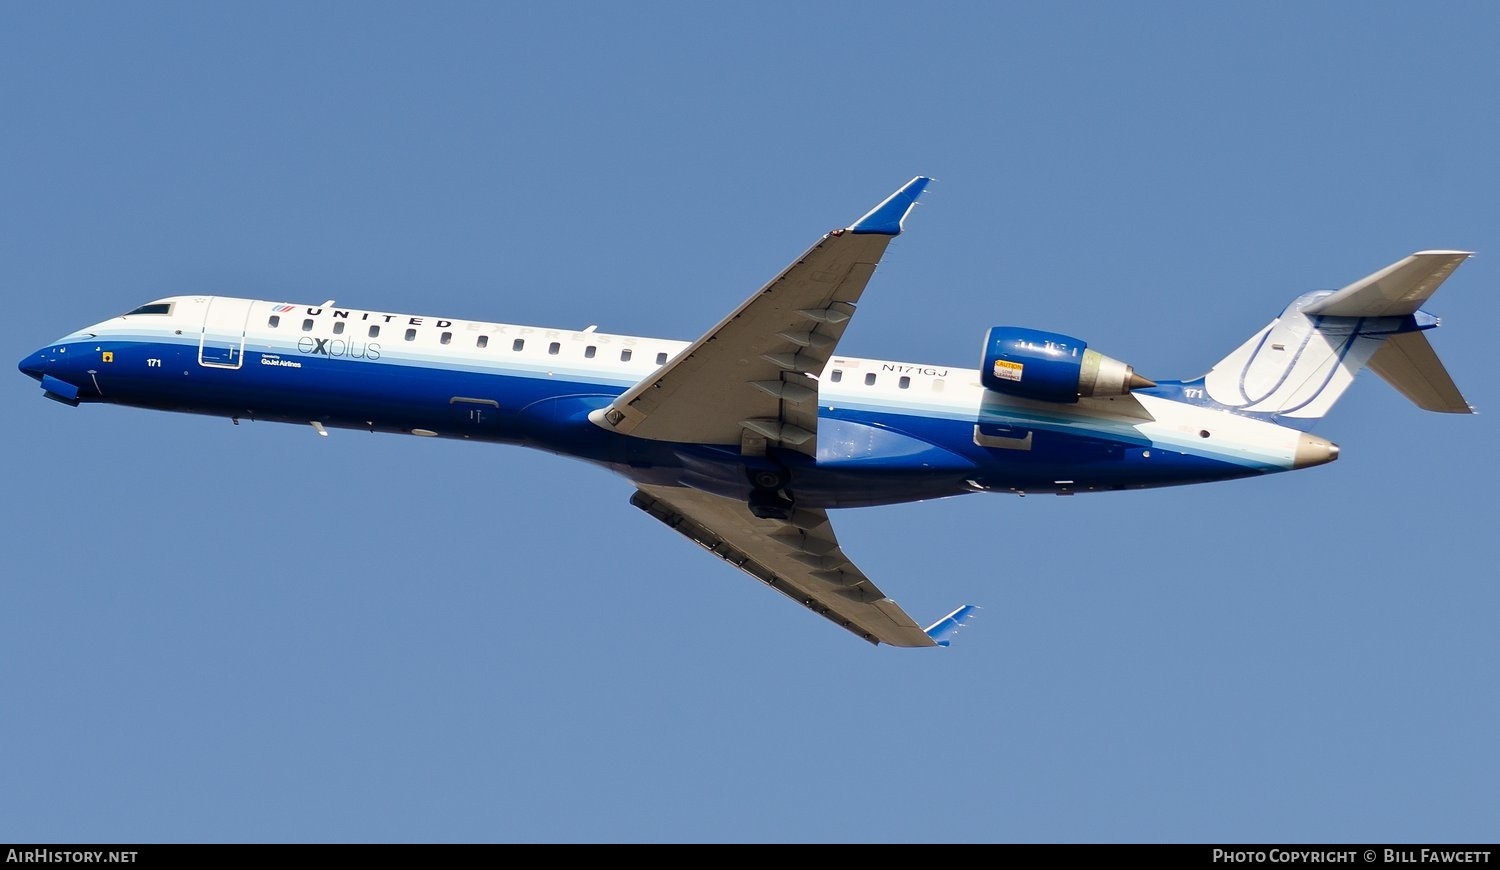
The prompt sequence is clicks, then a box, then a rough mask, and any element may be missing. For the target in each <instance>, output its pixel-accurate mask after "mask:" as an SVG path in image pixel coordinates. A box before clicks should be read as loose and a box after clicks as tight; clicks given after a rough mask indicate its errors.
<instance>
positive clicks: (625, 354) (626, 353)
mask: <svg viewBox="0 0 1500 870" xmlns="http://www.w3.org/2000/svg"><path fill="white" fill-rule="evenodd" d="M620 362H630V348H628V347H627V348H625V349H624V350H622V351H620Z"/></svg>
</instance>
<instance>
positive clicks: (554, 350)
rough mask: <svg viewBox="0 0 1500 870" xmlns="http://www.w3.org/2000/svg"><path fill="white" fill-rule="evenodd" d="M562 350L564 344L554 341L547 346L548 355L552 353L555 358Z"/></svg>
mask: <svg viewBox="0 0 1500 870" xmlns="http://www.w3.org/2000/svg"><path fill="white" fill-rule="evenodd" d="M560 350H562V344H560V343H558V342H555V341H554V342H552V343H551V344H549V345H547V353H550V354H552V355H553V356H557V352H558V351H560Z"/></svg>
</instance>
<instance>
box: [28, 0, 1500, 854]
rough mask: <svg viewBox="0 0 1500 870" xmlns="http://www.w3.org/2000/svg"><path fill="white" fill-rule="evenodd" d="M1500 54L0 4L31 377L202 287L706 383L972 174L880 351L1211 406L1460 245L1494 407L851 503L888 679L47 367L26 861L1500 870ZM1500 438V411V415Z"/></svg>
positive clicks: (376, 476) (415, 480) (486, 498)
mask: <svg viewBox="0 0 1500 870" xmlns="http://www.w3.org/2000/svg"><path fill="white" fill-rule="evenodd" d="M1497 43H1500V6H1496V5H1495V4H1493V3H1461V2H1450V3H1441V4H1416V3H1368V2H1358V3H1344V2H1327V3H1312V4H1300V3H1298V4H1294V3H1270V4H1267V3H1208V4H1204V3H1165V2H1145V3H1129V4H1122V3H1107V2H1089V3H1081V2H1073V3H1036V4H1000V3H988V2H985V3H979V2H974V3H938V4H928V5H925V6H923V5H920V4H917V5H914V4H911V3H889V2H857V3H851V2H825V3H817V4H804V3H785V2H771V3H756V4H739V5H737V6H729V5H725V4H702V3H686V2H683V3H666V2H637V3H628V4H626V3H604V2H593V3H572V4H521V3H477V2H476V3H421V4H417V3H365V2H361V3H269V2H256V3H212V4H203V3H181V4H175V3H155V2H151V3H141V2H137V3H95V2H81V3H67V4H53V3H6V4H3V5H0V290H3V293H4V298H5V299H6V301H7V303H8V308H7V311H8V316H6V317H4V318H3V319H0V336H3V341H0V345H3V347H4V348H6V349H7V351H8V357H7V359H9V360H10V363H9V364H10V365H14V363H15V362H17V361H19V360H20V359H21V357H22V356H23V355H25V354H27V353H29V352H31V351H32V350H34V349H35V348H37V347H39V346H41V345H43V344H45V343H47V342H49V341H51V340H52V339H54V338H56V337H58V336H60V335H62V334H64V333H66V332H69V331H71V330H73V329H75V328H78V327H80V326H83V325H86V324H88V323H92V322H95V321H98V320H101V319H103V318H105V317H107V316H110V315H113V314H116V313H119V312H121V311H124V310H126V309H128V308H131V307H134V306H135V305H138V304H140V303H142V302H145V301H148V300H150V299H152V298H155V297H160V296H167V295H172V294H178V293H198V292H215V293H225V294H234V295H246V296H255V297H261V298H274V299H288V300H293V301H303V302H308V303H313V304H316V303H319V302H322V301H323V300H325V299H329V298H333V299H337V300H338V301H339V302H341V303H343V304H346V305H350V306H355V307H361V308H371V309H378V310H391V311H406V312H414V313H423V314H431V315H444V316H451V317H460V318H474V319H483V320H498V321H505V322H512V323H530V324H538V325H548V326H560V327H581V326H584V325H588V324H598V325H599V328H600V329H601V330H603V331H608V332H617V333H627V334H644V335H657V336H663V337H670V338H677V339H683V340H690V339H692V338H695V337H696V336H697V335H698V334H699V333H701V332H702V331H703V330H704V329H706V328H707V327H708V326H710V325H712V324H713V323H714V322H715V321H716V320H717V319H718V318H719V317H721V316H722V315H723V314H725V313H726V312H727V311H729V310H730V309H731V308H732V307H733V306H735V305H737V304H738V303H739V302H740V301H741V300H742V299H744V298H745V297H746V296H747V295H748V294H749V293H751V292H753V291H754V290H755V289H756V288H758V287H759V286H760V285H761V284H762V283H763V282H764V281H765V280H766V279H767V278H769V277H770V276H771V275H773V274H774V273H775V272H776V271H777V270H779V269H780V268H781V267H783V266H784V265H786V263H787V262H789V261H790V260H791V259H792V258H793V257H795V256H796V255H797V254H799V253H800V252H801V251H802V250H804V249H805V248H806V246H807V245H809V244H811V243H812V242H813V241H814V240H815V239H816V238H817V237H818V235H819V234H821V233H822V232H824V231H826V230H828V229H830V228H832V227H834V226H842V225H845V224H847V223H848V222H850V221H851V220H853V219H854V218H856V217H858V216H859V215H860V214H862V213H863V212H864V211H865V210H866V209H868V208H869V207H870V206H872V205H874V204H875V203H876V202H878V201H879V200H880V199H881V198H883V197H884V196H885V195H886V194H888V193H889V192H891V191H892V190H894V189H895V188H896V187H897V186H899V185H900V184H902V183H903V182H905V181H906V180H907V179H909V178H911V177H912V176H914V175H918V174H926V175H931V176H934V177H935V178H936V179H937V182H936V183H934V184H933V185H932V187H931V188H929V190H928V191H927V193H926V195H925V196H924V197H923V201H922V204H921V205H919V206H918V208H917V210H916V211H915V212H914V213H913V215H912V216H911V218H910V219H909V220H908V222H907V233H906V234H905V235H903V236H902V237H901V238H900V239H899V240H897V242H896V243H895V244H894V245H893V246H892V248H891V250H890V252H889V253H888V255H887V257H886V260H885V263H884V264H883V265H882V267H881V269H880V271H879V272H878V274H877V275H876V276H875V278H874V280H873V281H872V283H871V285H870V287H869V289H868V290H867V292H866V294H865V297H864V303H863V305H862V307H861V310H860V312H859V315H858V316H857V317H856V318H855V319H854V321H853V322H852V324H851V325H850V328H849V330H848V332H847V334H846V336H845V339H844V343H843V344H841V346H840V349H841V351H842V352H845V353H847V354H850V355H863V356H878V357H884V358H894V359H903V360H909V361H913V362H928V363H941V364H944V365H954V366H975V365H977V362H978V354H979V346H980V340H981V338H982V336H983V333H984V331H985V329H986V328H988V327H989V326H992V325H997V324H1014V325H1022V326H1032V327H1037V328H1044V329H1053V330H1057V331H1063V332H1068V333H1070V334H1073V335H1078V336H1081V337H1083V338H1085V339H1086V340H1088V341H1089V342H1090V344H1091V346H1093V347H1095V348H1097V349H1099V350H1100V351H1102V352H1104V353H1106V354H1108V355H1110V356H1113V357H1116V358H1118V359H1122V360H1125V361H1127V362H1130V363H1132V364H1134V365H1135V367H1136V369H1137V370H1138V371H1140V372H1141V373H1143V374H1145V375H1147V376H1151V377H1191V376H1195V375H1198V374H1201V373H1202V372H1203V371H1205V370H1206V369H1207V368H1208V367H1209V366H1210V365H1212V363H1213V362H1214V361H1216V360H1218V359H1219V358H1220V357H1221V356H1223V355H1224V354H1225V353H1227V352H1228V351H1229V350H1230V349H1231V348H1232V347H1233V346H1234V345H1235V344H1237V343H1238V342H1239V341H1241V340H1242V339H1244V338H1245V337H1247V336H1248V335H1249V334H1250V333H1252V332H1253V331H1255V330H1256V329H1258V328H1259V327H1261V326H1262V325H1263V324H1264V323H1266V322H1267V321H1268V320H1270V319H1271V318H1272V317H1273V316H1275V314H1276V313H1277V312H1278V311H1280V309H1281V307H1282V306H1283V305H1284V304H1285V303H1286V302H1287V301H1289V300H1290V299H1291V298H1292V297H1293V296H1295V295H1297V294H1298V293H1301V292H1303V291H1305V290H1309V289H1315V288H1330V287H1337V286H1340V285H1342V284H1344V283H1346V282H1348V281H1350V280H1353V279H1355V278H1358V277H1361V276H1363V275H1365V274H1367V273H1369V272H1371V271H1374V270H1375V269H1377V268H1379V267H1381V266H1384V265H1386V264H1387V263H1389V262H1392V261H1394V260H1396V259H1399V258H1400V257H1403V256H1405V255H1406V254H1408V253H1411V252H1412V251H1416V250H1421V249H1424V248H1460V249H1465V250H1475V251H1478V252H1479V253H1478V256H1477V257H1475V258H1474V259H1472V260H1471V261H1470V262H1469V263H1467V264H1466V265H1465V266H1463V267H1462V268H1461V269H1460V270H1459V271H1458V272H1457V273H1456V274H1455V275H1454V277H1453V278H1452V279H1450V280H1449V282H1448V283H1447V284H1446V285H1445V286H1444V288H1443V290H1442V292H1440V293H1439V294H1438V295H1437V296H1436V297H1435V298H1434V299H1433V302H1432V304H1431V305H1430V308H1431V309H1432V310H1434V311H1435V312H1437V313H1438V314H1440V315H1442V316H1443V318H1444V323H1445V326H1444V328H1443V329H1441V330H1439V331H1438V332H1437V333H1435V334H1434V335H1433V342H1434V344H1435V345H1436V346H1437V347H1438V349H1439V351H1440V353H1441V354H1442V356H1443V358H1444V359H1445V361H1446V362H1447V363H1448V365H1449V367H1450V369H1451V370H1452V372H1453V373H1454V376H1455V378H1456V379H1457V380H1458V382H1459V384H1460V385H1461V386H1462V387H1463V388H1464V391H1465V393H1466V395H1467V396H1468V398H1469V400H1470V401H1471V402H1472V403H1473V404H1475V405H1476V406H1477V407H1478V408H1479V409H1480V411H1481V414H1480V415H1478V416H1474V417H1457V416H1444V415H1435V414H1427V413H1423V412H1420V411H1418V410H1417V409H1415V408H1414V407H1413V406H1411V405H1410V404H1409V403H1407V402H1406V400H1405V399H1403V398H1401V397H1400V396H1399V395H1397V394H1396V393H1394V392H1393V391H1391V390H1389V389H1388V388H1386V387H1385V386H1384V384H1383V383H1382V382H1380V381H1379V380H1378V379H1376V378H1374V377H1373V376H1370V375H1366V376H1362V377H1361V378H1360V380H1359V381H1358V382H1357V383H1356V384H1355V386H1354V389H1353V390H1351V392H1350V393H1349V394H1347V395H1346V397H1345V398H1344V400H1343V402H1342V403H1341V404H1340V405H1339V406H1338V407H1337V408H1336V409H1335V410H1334V412H1333V414H1332V415H1331V416H1329V417H1328V418H1327V419H1326V420H1324V421H1323V422H1322V423H1321V425H1320V426H1319V427H1318V428H1317V430H1315V431H1316V432H1317V434H1319V435H1323V436H1325V437H1328V438H1330V439H1332V440H1334V441H1336V442H1338V443H1339V444H1341V445H1342V447H1343V455H1342V458H1340V460H1339V461H1338V462H1336V463H1333V464H1331V465H1328V466H1323V467H1320V468H1315V469H1310V470H1307V471H1303V472H1297V473H1293V474H1283V475H1275V476H1271V477H1266V478H1262V479H1257V480H1249V481H1238V482H1231V483H1224V484H1218V485H1213V486H1203V487H1185V488H1177V489H1166V490H1157V491H1153V492H1143V493H1112V494H1104V495H1085V496H1079V497H1074V498H1056V497H1036V496H1034V497H1028V498H1024V499H1017V498H1014V497H1009V496H999V495H991V496H981V495H973V496H965V497H961V498H957V499H951V500H946V501H938V502H928V503H923V504H913V505H906V506H900V507H891V508H879V509H863V510H857V511H853V512H846V513H844V514H841V515H840V516H839V517H838V518H837V521H838V523H839V524H840V529H841V534H842V537H843V539H844V542H845V549H846V550H847V551H848V552H849V553H850V554H851V555H853V556H854V557H855V558H857V560H858V561H859V562H860V564H861V565H862V567H863V568H864V569H865V570H866V572H867V573H869V574H870V575H871V576H872V577H873V578H874V579H875V581H876V582H877V583H878V584H879V585H880V586H881V587H882V588H883V589H884V590H885V591H886V592H887V593H888V594H890V595H891V596H892V597H894V598H895V599H897V600H898V601H899V602H900V603H901V604H902V605H903V606H904V607H905V608H906V609H907V610H908V611H910V612H911V613H912V614H913V615H914V616H916V617H917V618H918V619H919V620H925V619H927V618H929V617H930V618H936V617H938V616H940V615H942V614H943V613H946V612H947V611H948V609H950V608H952V607H953V606H956V605H958V604H960V603H964V602H973V603H977V604H980V605H982V606H983V608H984V609H983V611H981V613H980V617H979V618H978V619H977V620H976V621H975V623H974V625H973V626H972V627H971V628H969V629H967V630H965V631H964V632H963V633H961V634H960V635H959V639H958V642H957V644H956V645H955V646H954V647H953V648H951V649H947V650H925V651H911V650H897V649H891V648H888V647H880V648H875V647H871V646H868V645H867V644H864V643H862V642H860V641H858V640H857V639H855V638H853V637H851V636H850V635H848V634H846V633H845V632H841V631H838V630H837V629H835V628H833V627H831V626H830V625H829V624H827V623H826V622H824V621H823V620H821V619H819V618H817V617H815V616H813V615H811V614H809V613H807V612H805V611H803V610H802V609H800V608H798V607H796V606H795V605H793V604H791V603H790V602H788V601H786V600H785V599H783V598H782V597H781V596H779V595H777V594H775V593H773V592H771V591H770V590H768V589H765V588H763V587H761V586H759V585H758V584H756V583H755V582H754V581H752V580H750V579H749V578H747V577H745V576H744V575H742V574H740V573H739V572H737V571H735V570H734V569H732V568H730V567H728V566H726V565H723V564H721V563H719V562H718V561H717V560H715V559H712V558H711V557H709V556H707V555H706V554H704V553H702V552H699V551H697V550H695V549H694V548H693V547H692V546H691V545H689V544H687V543H686V542H684V541H683V540H682V539H680V538H679V537H678V536H676V535H673V534H672V533H670V532H669V531H668V530H666V529H664V528H662V527H661V526H659V525H658V524H657V523H656V522H654V521H653V520H651V519H650V518H649V517H647V516H646V515H645V514H643V513H641V512H640V511H638V510H636V509H634V508H632V507H630V506H629V505H628V504H627V502H626V500H627V498H628V496H629V494H630V492H631V487H630V486H629V485H628V484H627V483H625V482H624V481H622V480H620V479H617V478H615V477H612V476H610V475H608V474H607V473H605V472H603V471H599V470H596V469H594V468H591V467H589V466H586V465H583V464H581V463H577V462H573V461H569V460H565V459H561V458H557V457H554V456H551V455H548V454H541V453H534V452H528V451H524V450H521V449H517V448H506V447H496V446H485V445H475V444H453V443H434V442H432V441H425V440H418V439H409V438H401V437H396V436H375V435H369V434H361V433H350V432H334V433H332V434H331V436H330V437H328V438H318V437H316V436H315V435H314V434H313V432H312V431H311V430H309V429H307V428H305V427H296V426H277V425H274V424H264V423H246V424H243V425H240V426H238V427H235V426H232V425H231V424H230V422H229V421H228V420H221V419H214V418H206V417H191V416H181V415H170V414H160V413H150V412H144V411H135V410H129V409H122V408H114V407H104V406H93V407H82V408H77V409H74V408H68V407H65V406H63V405H60V404H57V403H53V402H48V401H45V400H44V399H43V398H42V395H41V392H40V391H39V390H38V389H37V387H36V384H35V383H34V382H32V381H31V380H29V379H27V378H25V377H24V376H22V375H21V374H20V373H18V372H15V371H14V370H13V369H12V374H11V375H10V377H9V378H6V379H4V380H3V381H0V386H3V389H4V392H3V402H0V415H3V416H0V422H3V425H4V429H5V431H6V433H7V434H6V439H7V449H6V450H5V451H4V459H3V462H4V480H5V487H4V496H3V504H4V505H5V508H6V514H7V518H6V522H5V523H4V525H3V531H0V548H3V552H4V554H5V555H4V559H5V561H4V564H5V570H4V577H3V579H0V698H3V699H4V702H3V704H0V771H3V772H0V841H17V840H31V841H43V842H59V843H86V842H104V841H122V842H198V841H208V842H257V841H275V842H291V841H327V842H345V841H381V842H385V841H424V842H444V841H474V842H601V841H602V842H611V841H620V842H637V841H641V842H742V841H743V842H798V843H801V842H805V843H820V842H914V843H936V842H1011V841H1024V842H1072V841H1083V842H1100V841H1108V842H1131V841H1171V842H1181V841H1191V842H1196V841H1245V842H1273V841H1291V842H1317V841H1384V842H1411V841H1446V842H1476V841H1478V842H1493V841H1494V840H1495V838H1496V835H1497V833H1500V792H1497V789H1496V782H1497V779H1500V740H1497V739H1496V738H1497V734H1500V692H1497V691H1496V688H1497V685H1500V633H1497V632H1496V628H1495V626H1496V622H1495V614H1496V612H1497V611H1500V586H1497V574H1500V572H1497V570H1496V566H1497V556H1500V547H1497V540H1500V535H1497V532H1496V528H1497V520H1500V516H1497V513H1500V512H1497V510H1496V508H1495V506H1494V505H1495V501H1494V499H1495V488H1496V486H1497V484H1500V473H1497V462H1496V455H1495V452H1494V451H1495V450H1496V445H1497V443H1500V439H1497V437H1496V428H1495V422H1494V421H1495V420H1496V419H1497V418H1496V416H1495V414H1496V413H1500V397H1497V396H1496V388H1495V379H1494V342H1495V337H1494V325H1495V323H1496V321H1497V317H1500V311H1497V304H1496V286H1497V283H1500V272H1497V265H1496V264H1497V263H1500V238H1497V231H1500V207H1497V202H1500V198H1497V193H1500V159H1497V156H1496V155H1497V154H1500V124H1497V121H1496V117H1495V113H1494V109H1495V106H1496V102H1497V99H1500V64H1497V62H1496V60H1495V46H1496V44H1497ZM1486 412H1488V413H1486Z"/></svg>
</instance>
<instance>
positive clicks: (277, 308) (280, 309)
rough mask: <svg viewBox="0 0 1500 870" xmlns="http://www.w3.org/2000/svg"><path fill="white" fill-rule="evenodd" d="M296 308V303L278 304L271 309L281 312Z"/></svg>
mask: <svg viewBox="0 0 1500 870" xmlns="http://www.w3.org/2000/svg"><path fill="white" fill-rule="evenodd" d="M296 308H297V306H295V305H278V306H276V307H275V308H272V309H271V310H272V311H275V312H278V313H280V312H282V311H293V310H295V309H296Z"/></svg>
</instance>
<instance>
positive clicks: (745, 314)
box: [589, 176, 929, 456]
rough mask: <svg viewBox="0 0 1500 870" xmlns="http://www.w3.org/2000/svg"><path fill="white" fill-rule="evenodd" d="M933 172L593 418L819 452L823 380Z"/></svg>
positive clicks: (816, 249) (679, 438)
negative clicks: (836, 348) (868, 285)
mask: <svg viewBox="0 0 1500 870" xmlns="http://www.w3.org/2000/svg"><path fill="white" fill-rule="evenodd" d="M928 181H929V179H927V178H925V177H922V176H918V177H916V178H913V179H912V180H911V181H909V182H907V183H906V184H905V185H904V186H903V187H902V188H901V189H900V190H898V191H896V192H895V193H893V194H891V195H890V197H888V198H887V199H886V200H885V201H884V202H882V203H881V204H880V205H878V206H876V207H875V208H873V209H871V210H870V212H869V213H868V214H866V215H865V216H864V217H862V218H860V219H859V220H858V221H856V222H855V223H854V224H853V225H851V226H849V227H847V228H844V229H839V230H833V231H832V232H830V233H828V234H826V235H824V236H823V238H821V239H819V240H818V242H817V244H815V245H813V246H812V247H811V248H809V249H808V250H807V252H806V253H804V254H803V255H802V256H800V257H798V258H797V259H796V260H795V261H794V262H793V263H792V264H791V265H790V266H787V267H786V268H785V269H783V270H782V272H781V274H779V275H777V276H776V277H775V278H773V279H772V280H771V281H770V283H768V284H766V285H765V286H764V287H762V288H761V289H760V290H758V291H756V293H755V294H754V295H752V296H751V297H750V298H749V299H747V300H745V302H744V303H743V304H741V305H740V306H739V307H738V308H736V309H735V310H734V311H732V312H731V313H730V314H729V316H728V317H725V318H724V319H723V320H721V321H720V322H719V323H718V325H716V326H714V328H712V329H710V330H709V331H708V332H707V333H706V334H705V335H704V336H703V337H702V338H700V339H698V340H697V341H695V342H693V343H692V344H691V345H690V346H688V348H687V349H685V350H684V351H682V352H681V353H679V354H678V355H677V356H675V357H673V358H672V359H671V360H670V361H668V362H667V363H666V365H664V366H662V367H661V368H660V369H658V370H657V371H656V372H655V373H654V374H652V375H651V376H649V377H647V378H645V379H644V380H642V381H641V382H640V383H638V384H636V385H635V386H634V387H632V388H631V389H629V390H627V391H626V392H625V393H623V394H622V395H621V396H620V397H619V398H617V399H616V400H615V401H614V402H612V403H611V404H610V405H609V406H608V407H606V408H601V409H599V410H597V411H595V412H594V413H592V414H590V415H589V419H590V420H592V421H594V422H595V423H596V424H598V425H600V426H603V427H604V428H606V429H610V430H612V431H614V432H618V433H620V434H622V435H633V436H635V437H637V438H650V439H652V440H656V441H674V442H686V443H694V444H718V445H731V444H732V445H736V446H738V447H740V448H741V450H742V452H744V453H747V454H751V455H757V454H764V453H765V450H766V448H767V447H768V446H771V447H777V446H779V447H786V448H789V449H792V450H796V451H798V452H801V453H804V454H806V455H808V456H816V455H817V420H818V382H817V380H816V378H815V377H814V376H816V375H817V374H818V372H820V371H822V369H823V366H824V365H826V364H827V362H828V359H829V357H830V356H832V354H833V348H834V345H836V344H837V343H838V340H839V338H840V337H842V336H843V334H844V327H845V326H846V325H847V323H848V321H849V317H850V316H851V315H852V314H853V313H854V305H855V303H856V302H857V301H858V300H859V297H860V294H861V293H862V292H864V289H865V284H866V283H867V282H868V281H869V280H870V275H871V274H873V273H874V271H875V266H876V265H877V264H878V263H879V262H880V258H881V257H882V256H883V255H884V254H885V249H886V246H887V245H888V244H890V241H891V239H892V238H894V237H895V236H896V235H898V234H899V233H900V232H901V225H902V222H903V221H904V220H905V219H906V215H907V213H909V212H910V211H911V209H912V206H914V205H915V204H916V201H917V196H918V195H919V194H921V192H922V190H923V189H924V188H925V187H926V186H927V183H928Z"/></svg>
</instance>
